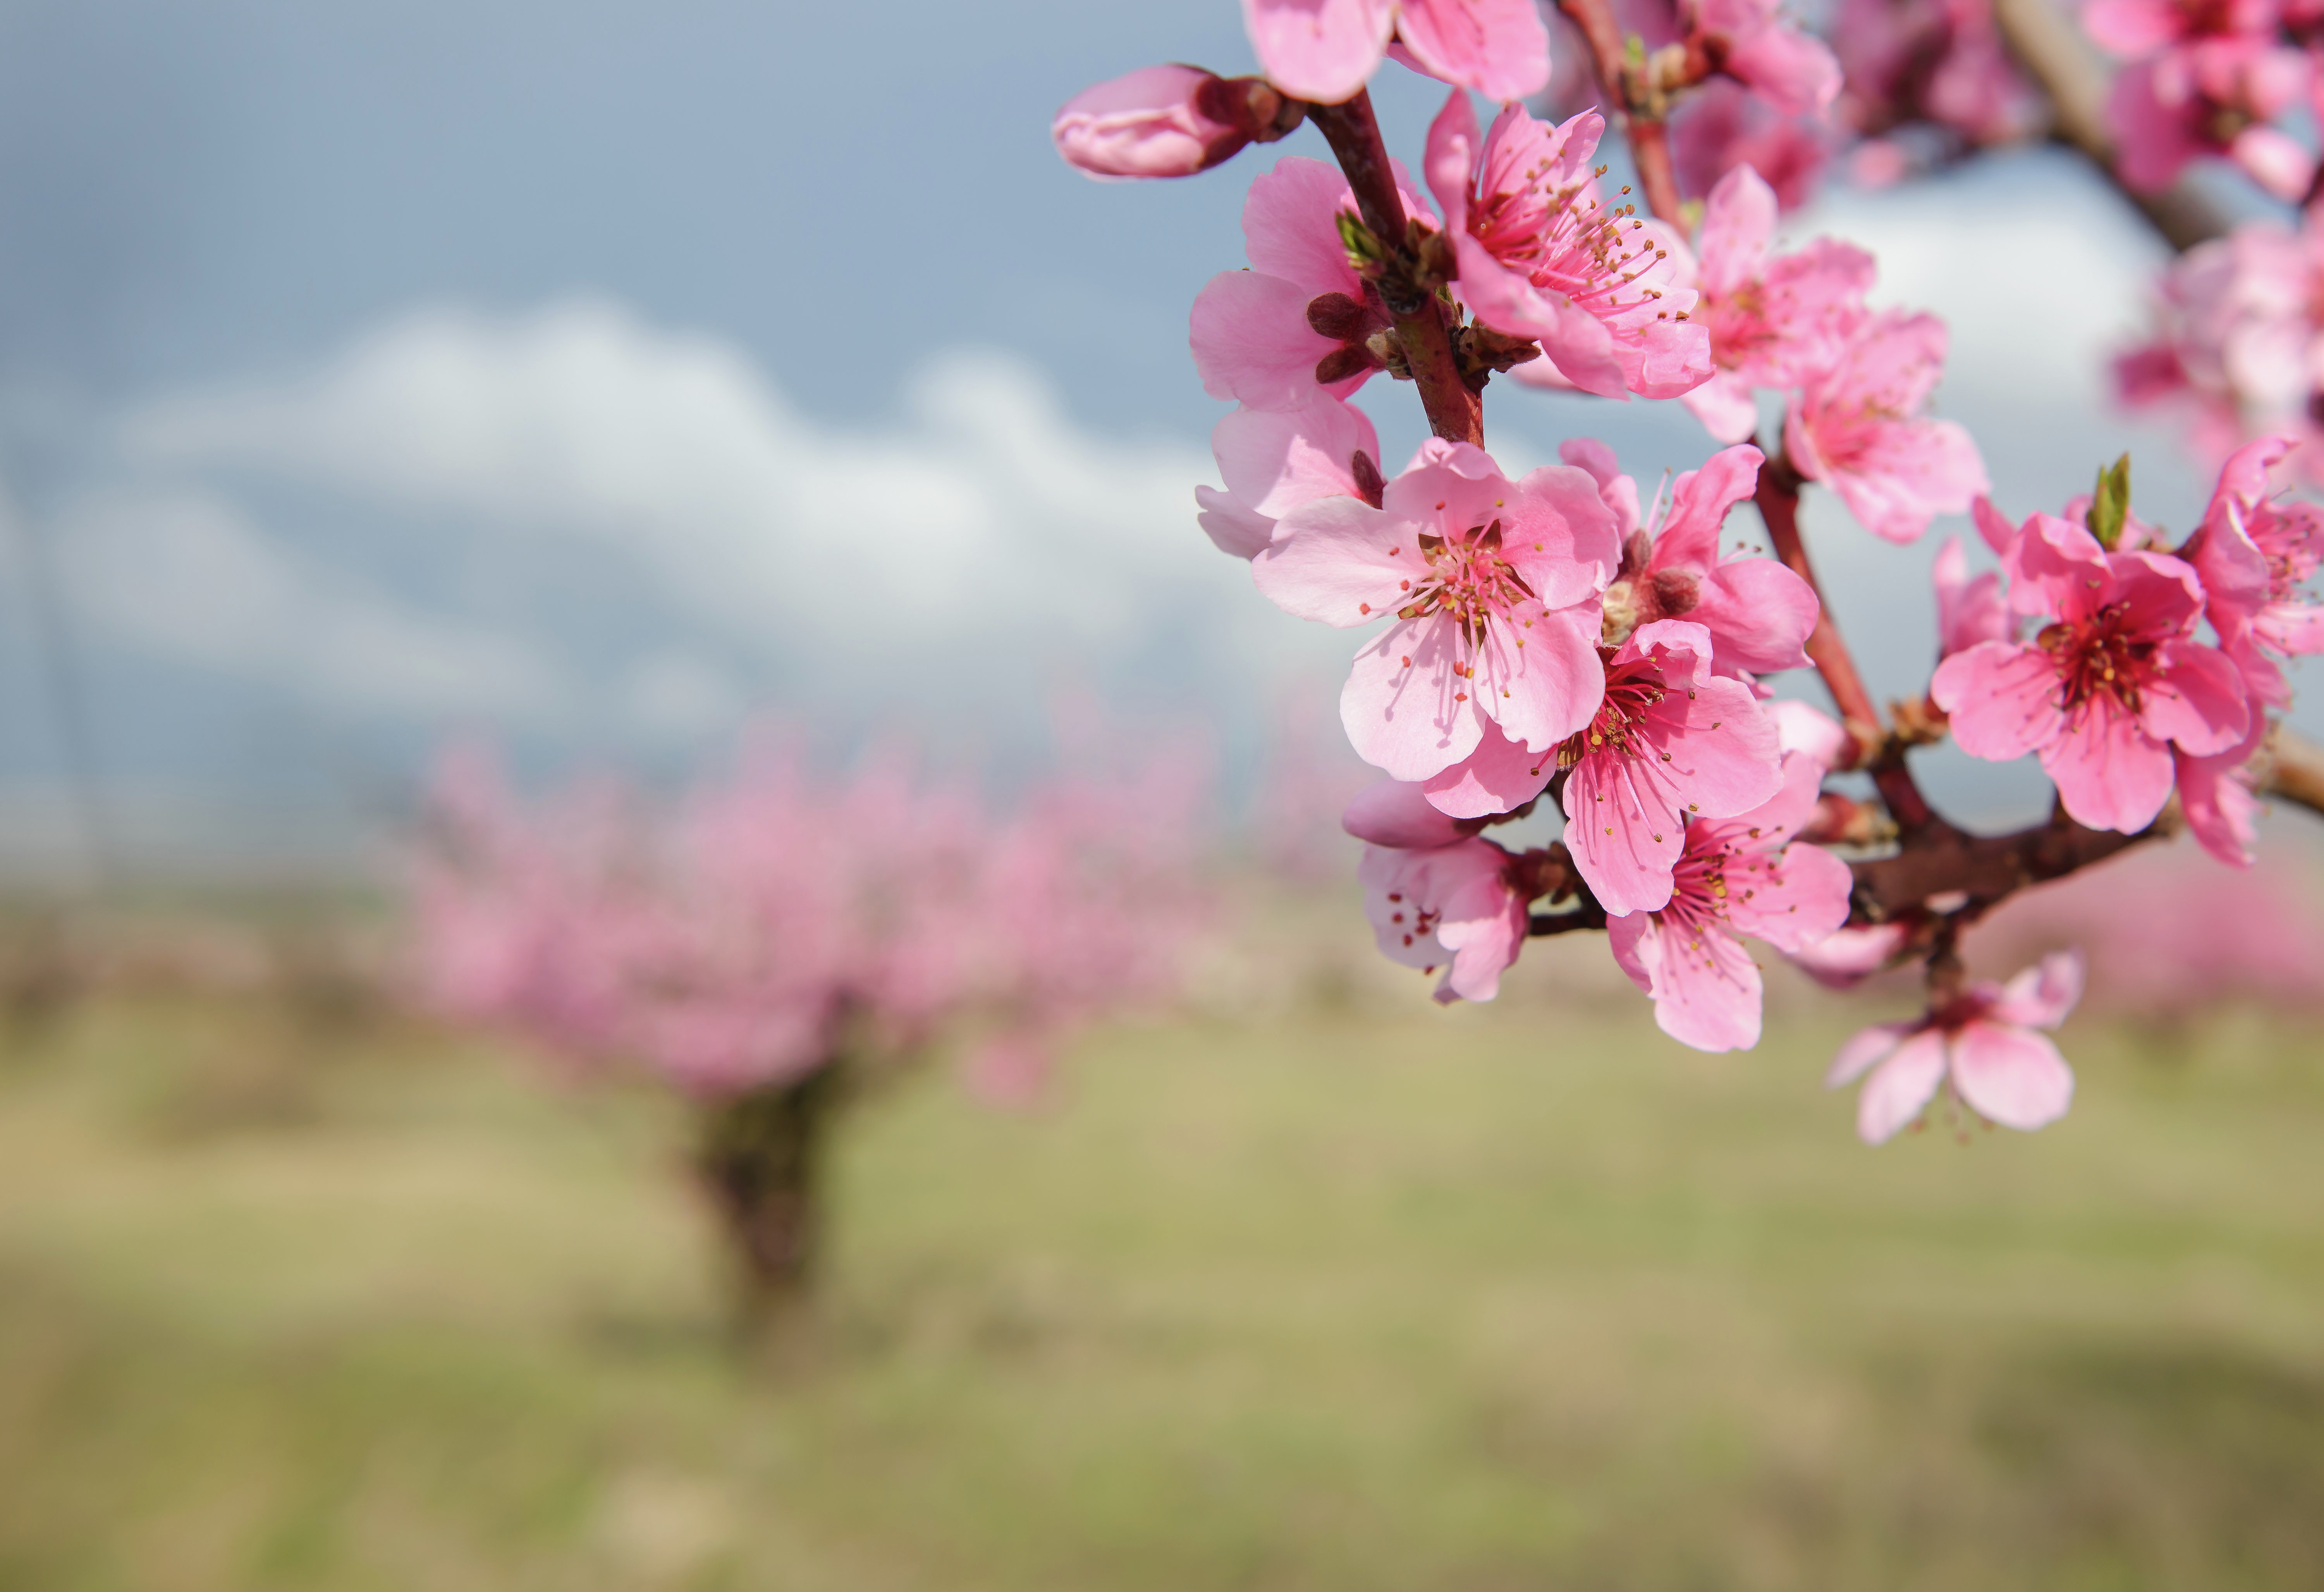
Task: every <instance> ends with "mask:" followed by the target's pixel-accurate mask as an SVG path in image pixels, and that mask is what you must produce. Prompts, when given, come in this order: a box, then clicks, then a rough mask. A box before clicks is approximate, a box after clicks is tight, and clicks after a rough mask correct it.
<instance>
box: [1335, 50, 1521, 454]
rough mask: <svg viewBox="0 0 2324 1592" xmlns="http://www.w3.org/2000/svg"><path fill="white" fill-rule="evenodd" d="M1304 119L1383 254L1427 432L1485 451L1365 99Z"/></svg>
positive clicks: (1363, 95) (1479, 415) (1474, 401)
mask: <svg viewBox="0 0 2324 1592" xmlns="http://www.w3.org/2000/svg"><path fill="white" fill-rule="evenodd" d="M1307 119H1308V120H1309V121H1311V122H1313V123H1314V124H1315V126H1316V129H1317V131H1319V132H1321V133H1323V138H1324V141H1325V142H1326V143H1329V144H1330V145H1331V146H1332V153H1333V155H1335V156H1337V157H1338V158H1339V161H1340V170H1342V171H1344V172H1346V173H1347V177H1348V187H1349V189H1351V190H1352V191H1353V192H1354V194H1355V197H1356V210H1357V213H1358V214H1359V215H1360V216H1362V217H1363V223H1364V225H1365V226H1366V227H1368V228H1369V230H1370V232H1371V234H1372V235H1373V236H1374V237H1376V238H1378V239H1379V242H1380V245H1381V246H1382V247H1383V248H1385V249H1387V250H1388V253H1389V256H1390V262H1389V274H1388V277H1387V278H1386V279H1384V280H1383V281H1381V283H1380V298H1381V300H1382V301H1383V302H1384V303H1386V304H1387V306H1388V313H1389V314H1390V315H1392V316H1394V317H1396V336H1397V342H1398V343H1400V344H1401V345H1403V348H1404V357H1405V362H1406V364H1407V365H1408V366H1409V368H1410V370H1411V372H1412V380H1413V384H1414V385H1415V386H1416V387H1418V388H1419V389H1420V403H1421V407H1422V408H1423V409H1425V410H1427V411H1428V425H1429V428H1430V429H1431V430H1433V431H1434V432H1435V433H1436V435H1437V436H1439V437H1444V438H1445V439H1447V440H1448V441H1452V442H1472V443H1475V444H1476V445H1477V446H1480V447H1481V446H1484V442H1485V408H1484V402H1483V400H1481V399H1480V397H1479V395H1478V394H1477V392H1476V391H1475V390H1473V389H1472V388H1471V387H1470V385H1469V384H1468V382H1465V381H1463V380H1462V376H1461V363H1460V361H1459V360H1458V359H1457V358H1456V357H1455V356H1454V354H1453V352H1452V329H1451V327H1448V326H1447V325H1446V323H1445V312H1446V309H1447V308H1448V307H1447V306H1446V305H1445V303H1444V302H1443V299H1440V298H1438V297H1437V295H1436V294H1435V293H1434V291H1430V290H1424V289H1422V288H1421V287H1419V286H1418V285H1417V282H1418V274H1419V273H1418V271H1417V266H1418V262H1417V261H1416V259H1415V258H1414V257H1413V253H1412V248H1411V245H1410V244H1409V242H1408V241H1407V237H1406V225H1405V214H1404V199H1403V197H1402V196H1401V195H1399V194H1398V193H1397V190H1396V170H1395V168H1394V167H1392V166H1390V165H1389V164H1388V145H1387V144H1386V143H1383V142H1382V141H1381V138H1380V130H1379V119H1378V118H1377V117H1375V116H1374V115H1372V100H1371V94H1370V92H1369V90H1360V91H1358V93H1357V95H1356V97H1354V98H1353V99H1351V100H1349V101H1348V102H1347V103H1346V104H1344V105H1311V106H1308V107H1307Z"/></svg>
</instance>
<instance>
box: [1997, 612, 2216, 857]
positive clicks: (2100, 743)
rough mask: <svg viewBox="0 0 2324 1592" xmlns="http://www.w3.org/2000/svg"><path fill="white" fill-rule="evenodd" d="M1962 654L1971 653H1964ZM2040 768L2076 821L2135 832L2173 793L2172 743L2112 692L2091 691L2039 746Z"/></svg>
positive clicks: (2149, 821) (2090, 825)
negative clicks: (2157, 735)
mask: <svg viewBox="0 0 2324 1592" xmlns="http://www.w3.org/2000/svg"><path fill="white" fill-rule="evenodd" d="M1961 656H1962V657H1964V658H1966V657H1969V656H1970V654H1969V653H1963V654H1962V655H1961ZM2041 755H2042V769H2043V772H2044V773H2046V774H2048V775H2049V776H2050V778H2051V780H2052V782H2053V783H2054V784H2056V786H2057V787H2058V800H2059V801H2060V803H2061V804H2062V805H2064V807H2065V809H2066V812H2067V814H2068V815H2069V816H2070V817H2071V818H2072V819H2073V820H2074V822H2076V823H2077V824H2088V825H2089V827H2091V828H2092V829H2113V830H2119V831H2120V832H2122V833H2125V834H2135V833H2138V832H2139V831H2140V830H2142V829H2144V828H2145V827H2146V826H2147V825H2148V824H2152V823H2153V822H2154V820H2155V818H2156V817H2157V816H2158V815H2159V814H2161V813H2162V811H2163V803H2165V802H2167V801H2169V800H2170V799H2171V779H2172V762H2171V749H2170V748H2169V747H2168V746H2167V745H2165V744H2164V743H2163V742H2162V741H2156V740H2154V739H2153V738H2152V737H2150V736H2149V735H2148V734H2147V733H2146V732H2145V731H2144V730H2143V729H2141V728H2140V727H2139V722H2138V720H2137V718H2136V717H2135V715H2134V714H2132V713H2127V712H2126V711H2124V710H2123V709H2122V708H2121V707H2120V706H2119V705H2117V704H2116V702H2115V701H2114V699H2113V698H2112V697H2108V696H2099V697H2094V698H2092V699H2091V700H2090V701H2089V702H2088V703H2086V704H2083V707H2082V711H2081V713H2080V717H2078V718H2076V719H2074V720H2071V721H2070V722H2068V723H2067V724H2066V726H2065V728H2064V730H2063V732H2061V734H2060V735H2059V736H2058V738H2057V739H2056V740H2054V741H2052V742H2050V744H2049V745H2047V746H2045V747H2043V749H2042V754H2041Z"/></svg>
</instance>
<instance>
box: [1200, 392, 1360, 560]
mask: <svg viewBox="0 0 2324 1592" xmlns="http://www.w3.org/2000/svg"><path fill="white" fill-rule="evenodd" d="M1211 454H1212V456H1213V457H1214V458H1215V459H1217V460H1218V465H1219V478H1220V479H1221V480H1222V481H1223V482H1225V483H1226V490H1225V491H1223V492H1221V491H1220V490H1218V489H1217V488H1216V487H1210V486H1197V487H1196V488H1194V502H1195V503H1196V504H1197V505H1199V507H1200V508H1201V513H1200V514H1198V515H1197V516H1196V519H1197V520H1198V521H1199V522H1200V523H1201V525H1202V528H1203V530H1204V531H1205V532H1207V533H1208V534H1209V536H1210V538H1211V540H1212V542H1213V544H1215V545H1216V546H1217V548H1218V549H1219V551H1221V552H1222V553H1231V554H1232V555H1234V556H1235V557H1238V558H1255V557H1258V556H1259V552H1260V550H1261V549H1262V548H1265V547H1266V546H1267V544H1268V542H1269V541H1271V540H1273V539H1274V537H1275V522H1276V521H1277V520H1279V519H1280V518H1282V516H1284V515H1285V514H1286V513H1289V512H1290V511H1292V510H1293V509H1296V508H1297V507H1298V506H1299V505H1300V504H1302V503H1305V502H1314V500H1315V499H1317V498H1325V497H1350V498H1357V499H1360V500H1361V501H1363V502H1368V503H1370V504H1371V505H1372V506H1373V507H1375V508H1377V507H1379V493H1380V488H1381V484H1382V483H1381V479H1380V468H1379V436H1378V434H1376V433H1375V432H1374V431H1373V430H1372V423H1371V421H1370V420H1369V419H1368V418H1367V417H1366V416H1365V414H1364V412H1363V411H1362V410H1360V409H1357V408H1356V407H1355V406H1354V405H1352V404H1345V403H1342V402H1341V401H1340V400H1338V399H1336V398H1333V397H1332V396H1331V395H1330V394H1328V393H1325V392H1321V391H1318V392H1317V393H1316V394H1315V395H1314V397H1313V398H1311V399H1310V400H1308V401H1307V404H1306V407H1305V408H1304V409H1296V410H1252V409H1240V410H1236V411H1235V412H1234V413H1232V414H1231V415H1229V416H1228V417H1227V418H1226V419H1222V420H1221V421H1220V422H1219V423H1218V424H1217V425H1216V426H1214V427H1213V428H1211Z"/></svg>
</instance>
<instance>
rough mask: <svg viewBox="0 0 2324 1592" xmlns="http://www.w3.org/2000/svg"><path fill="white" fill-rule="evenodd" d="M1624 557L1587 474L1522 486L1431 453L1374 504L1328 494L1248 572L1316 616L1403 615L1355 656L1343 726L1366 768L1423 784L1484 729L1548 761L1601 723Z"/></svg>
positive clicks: (1549, 474) (1290, 521)
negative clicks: (1608, 613)
mask: <svg viewBox="0 0 2324 1592" xmlns="http://www.w3.org/2000/svg"><path fill="white" fill-rule="evenodd" d="M1615 557H1616V548H1615V538H1614V523H1613V516H1612V515H1611V514H1609V512H1608V511H1607V510H1606V507H1605V505H1604V503H1602V502H1600V500H1599V496H1598V492H1597V488H1596V486H1595V485H1594V484H1593V483H1591V479H1590V477H1589V476H1588V475H1586V474H1583V473H1582V472H1581V471H1579V470H1575V469H1572V468H1569V467H1567V466H1563V465H1548V466H1545V467H1544V468H1542V469H1539V470H1535V471H1534V472H1533V473H1532V474H1528V475H1527V476H1526V477H1525V479H1524V480H1523V481H1518V482H1511V481H1509V480H1508V479H1507V478H1505V477H1504V476H1503V475H1502V474H1501V473H1500V471H1499V469H1498V468H1497V467H1496V466H1495V465H1494V464H1493V462H1492V460H1491V459H1490V458H1489V456H1487V455H1486V454H1485V452H1484V450H1483V449H1482V448H1478V447H1473V446H1470V445H1468V444H1466V443H1459V444H1451V445H1443V446H1439V447H1437V448H1434V449H1424V450H1423V453H1422V456H1421V457H1420V458H1419V459H1418V460H1416V462H1415V464H1414V465H1413V466H1412V467H1411V468H1410V469H1408V470H1406V471H1405V472H1404V473H1403V474H1400V475H1398V476H1397V478H1396V479H1395V480H1394V481H1392V482H1389V483H1388V487H1387V491H1386V492H1385V493H1384V495H1383V497H1382V500H1381V506H1380V507H1379V508H1377V509H1375V508H1372V507H1371V506H1370V505H1369V504H1366V503H1362V502H1357V501H1355V500H1354V499H1351V498H1343V497H1331V498H1320V499H1317V500H1314V501H1313V502H1307V503H1305V504H1302V505H1300V506H1299V507H1297V508H1295V509H1293V510H1292V511H1290V512H1289V513H1287V514H1286V515H1285V516H1284V517H1283V519H1282V520H1280V521H1279V522H1278V523H1277V527H1276V530H1275V539H1274V540H1273V541H1272V542H1271V543H1270V544H1269V545H1268V548H1266V549H1265V550H1264V551H1263V552H1262V553H1260V555H1259V557H1258V558H1257V559H1256V560H1255V561H1254V562H1253V563H1252V565H1251V575H1252V576H1253V578H1254V579H1255V580H1256V581H1257V582H1258V584H1259V590H1260V591H1262V592H1264V593H1266V594H1268V596H1269V597H1270V598H1272V599H1273V600H1274V601H1275V602H1276V603H1278V604H1279V605H1281V606H1282V607H1283V608H1284V609H1285V610H1286V612H1290V613H1294V614H1296V615H1298V616H1299V617H1300V618H1303V619H1314V620H1320V621H1323V622H1324V623H1326V624H1330V625H1334V626H1338V627H1341V628H1347V627H1350V626H1355V625H1361V624H1366V623H1370V622H1372V621H1379V620H1383V619H1391V616H1392V622H1390V623H1389V624H1388V628H1387V629H1386V630H1382V631H1381V632H1380V633H1379V635H1378V636H1376V637H1374V638H1373V639H1372V640H1370V641H1369V642H1367V643H1366V644H1365V645H1364V647H1363V648H1362V649H1361V650H1360V651H1359V652H1358V653H1357V655H1356V663H1355V668H1354V670H1353V671H1352V672H1351V674H1350V676H1349V677H1348V683H1347V686H1346V689H1345V690H1344V691H1343V692H1342V694H1341V697H1340V716H1341V721H1342V723H1343V724H1345V725H1346V727H1347V731H1348V737H1349V740H1350V741H1351V742H1352V743H1353V744H1354V746H1355V749H1356V751H1357V753H1358V754H1359V755H1360V756H1361V757H1362V758H1363V759H1364V760H1365V761H1367V762H1369V763H1371V764H1372V765H1374V766H1375V767H1377V768H1382V769H1385V770H1386V771H1387V772H1388V774H1389V775H1390V776H1391V777H1392V778H1397V779H1406V780H1417V779H1425V778H1428V777H1429V776H1431V775H1433V774H1435V773H1438V772H1439V771H1440V770H1442V769H1443V768H1448V767H1450V766H1451V765H1452V764H1455V763H1458V762H1460V761H1461V760H1462V759H1464V758H1466V757H1467V756H1468V755H1469V754H1470V753H1471V752H1472V751H1474V750H1476V749H1477V747H1478V745H1479V743H1480V741H1482V740H1483V739H1484V738H1485V736H1486V734H1487V733H1488V731H1489V730H1498V731H1504V732H1507V733H1508V736H1509V738H1510V739H1512V740H1514V741H1518V742H1520V743H1522V744H1524V745H1526V746H1529V747H1532V748H1534V749H1535V750H1542V751H1546V750H1548V749H1549V748H1551V747H1553V746H1554V745H1556V744H1557V743H1558V742H1559V741H1563V739H1565V737H1567V736H1568V735H1571V734H1572V733H1573V732H1575V731H1577V730H1579V729H1580V728H1582V726H1583V725H1585V724H1587V723H1589V722H1590V720H1591V714H1592V713H1595V712H1596V711H1597V708H1598V703H1599V696H1600V691H1601V689H1602V676H1601V675H1600V669H1599V667H1598V655H1597V651H1596V640H1597V633H1598V628H1599V606H1598V599H1599V594H1600V592H1601V591H1603V590H1604V589H1605V585H1606V581H1607V578H1608V576H1609V575H1611V573H1612V571H1613V566H1614V561H1615Z"/></svg>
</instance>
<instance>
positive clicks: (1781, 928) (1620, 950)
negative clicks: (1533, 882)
mask: <svg viewBox="0 0 2324 1592" xmlns="http://www.w3.org/2000/svg"><path fill="white" fill-rule="evenodd" d="M1823 772H1824V771H1823V768H1822V767H1821V765H1820V764H1818V763H1817V762H1815V761H1814V759H1810V758H1805V757H1802V756H1799V755H1798V754H1796V753H1794V755H1792V756H1790V757H1788V758H1785V759H1784V765H1783V781H1784V783H1783V787H1782V788H1781V789H1780V790H1778V791H1777V792H1776V793H1775V796H1773V797H1771V798H1770V799H1769V800H1767V801H1766V803H1764V804H1762V805H1759V806H1757V807H1755V808H1753V809H1752V810H1751V811H1750V812H1748V813H1743V814H1738V815H1737V816H1735V817H1733V818H1725V819H1707V818H1698V819H1694V820H1692V821H1691V822H1690V823H1689V824H1687V826H1686V845H1685V849H1684V851H1683V852H1682V853H1681V855H1680V857H1679V860H1678V862H1677V865H1676V866H1675V867H1674V869H1673V870H1672V886H1671V896H1670V900H1669V902H1668V903H1667V904H1666V905H1665V906H1662V907H1661V908H1660V909H1658V910H1655V911H1652V912H1633V913H1631V914H1629V915H1628V916H1622V917H1616V918H1611V919H1609V920H1608V922H1607V925H1606V932H1607V937H1608V939H1609V941H1610V942H1611V944H1612V948H1613V952H1614V960H1615V961H1616V962H1618V963H1620V964H1621V968H1622V971H1624V972H1626V973H1628V974H1629V975H1630V981H1631V982H1632V983H1634V984H1636V985H1637V987H1638V988H1639V989H1643V990H1645V991H1646V993H1647V994H1648V995H1649V996H1651V997H1653V998H1654V1003H1655V1024H1656V1026H1659V1027H1660V1028H1661V1029H1662V1031H1663V1032H1664V1033H1665V1034H1667V1035H1670V1036H1671V1037H1672V1038H1674V1039H1675V1040H1677V1041H1679V1042H1680V1043H1681V1044H1691V1045H1692V1046H1693V1047H1694V1048H1695V1049H1697V1050H1710V1051H1721V1050H1748V1049H1749V1048H1751V1047H1752V1046H1753V1045H1755V1044H1758V1043H1759V1007H1760V998H1761V993H1762V989H1761V984H1760V980H1759V968H1758V964H1757V963H1756V962H1753V961H1752V960H1751V956H1750V953H1749V952H1747V951H1746V950H1744V948H1743V943H1742V942H1743V937H1744V936H1746V935H1749V936H1751V937H1752V938H1755V939H1760V940H1765V941H1766V942H1767V943H1769V944H1770V945H1773V946H1774V947H1775V949H1776V950H1778V951H1784V952H1798V951H1803V950H1806V949H1808V948H1809V947H1811V946H1812V945H1814V944H1816V943H1819V942H1821V940H1823V939H1824V938H1825V937H1826V936H1827V935H1829V934H1831V933H1832V932H1833V931H1834V930H1836V929H1838V928H1839V927H1840V925H1842V924H1843V923H1846V922H1847V921H1848V897H1849V889H1850V888H1851V887H1852V885H1853V882H1854V879H1853V876H1852V875H1851V874H1850V873H1849V870H1848V865H1847V864H1846V863H1845V862H1842V861H1841V860H1840V859H1839V858H1837V857H1835V856H1833V855H1832V854H1831V852H1830V851H1825V850H1823V849H1822V848H1821V846H1812V845H1805V844H1794V843H1792V842H1793V837H1794V835H1796V834H1798V833H1799V832H1800V826H1801V825H1802V824H1805V823H1806V822H1807V821H1808V819H1809V817H1810V816H1811V815H1812V814H1813V813H1814V812H1815V809H1816V799H1817V796H1818V794H1819V791H1820V789H1821V784H1822V780H1823Z"/></svg>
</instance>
